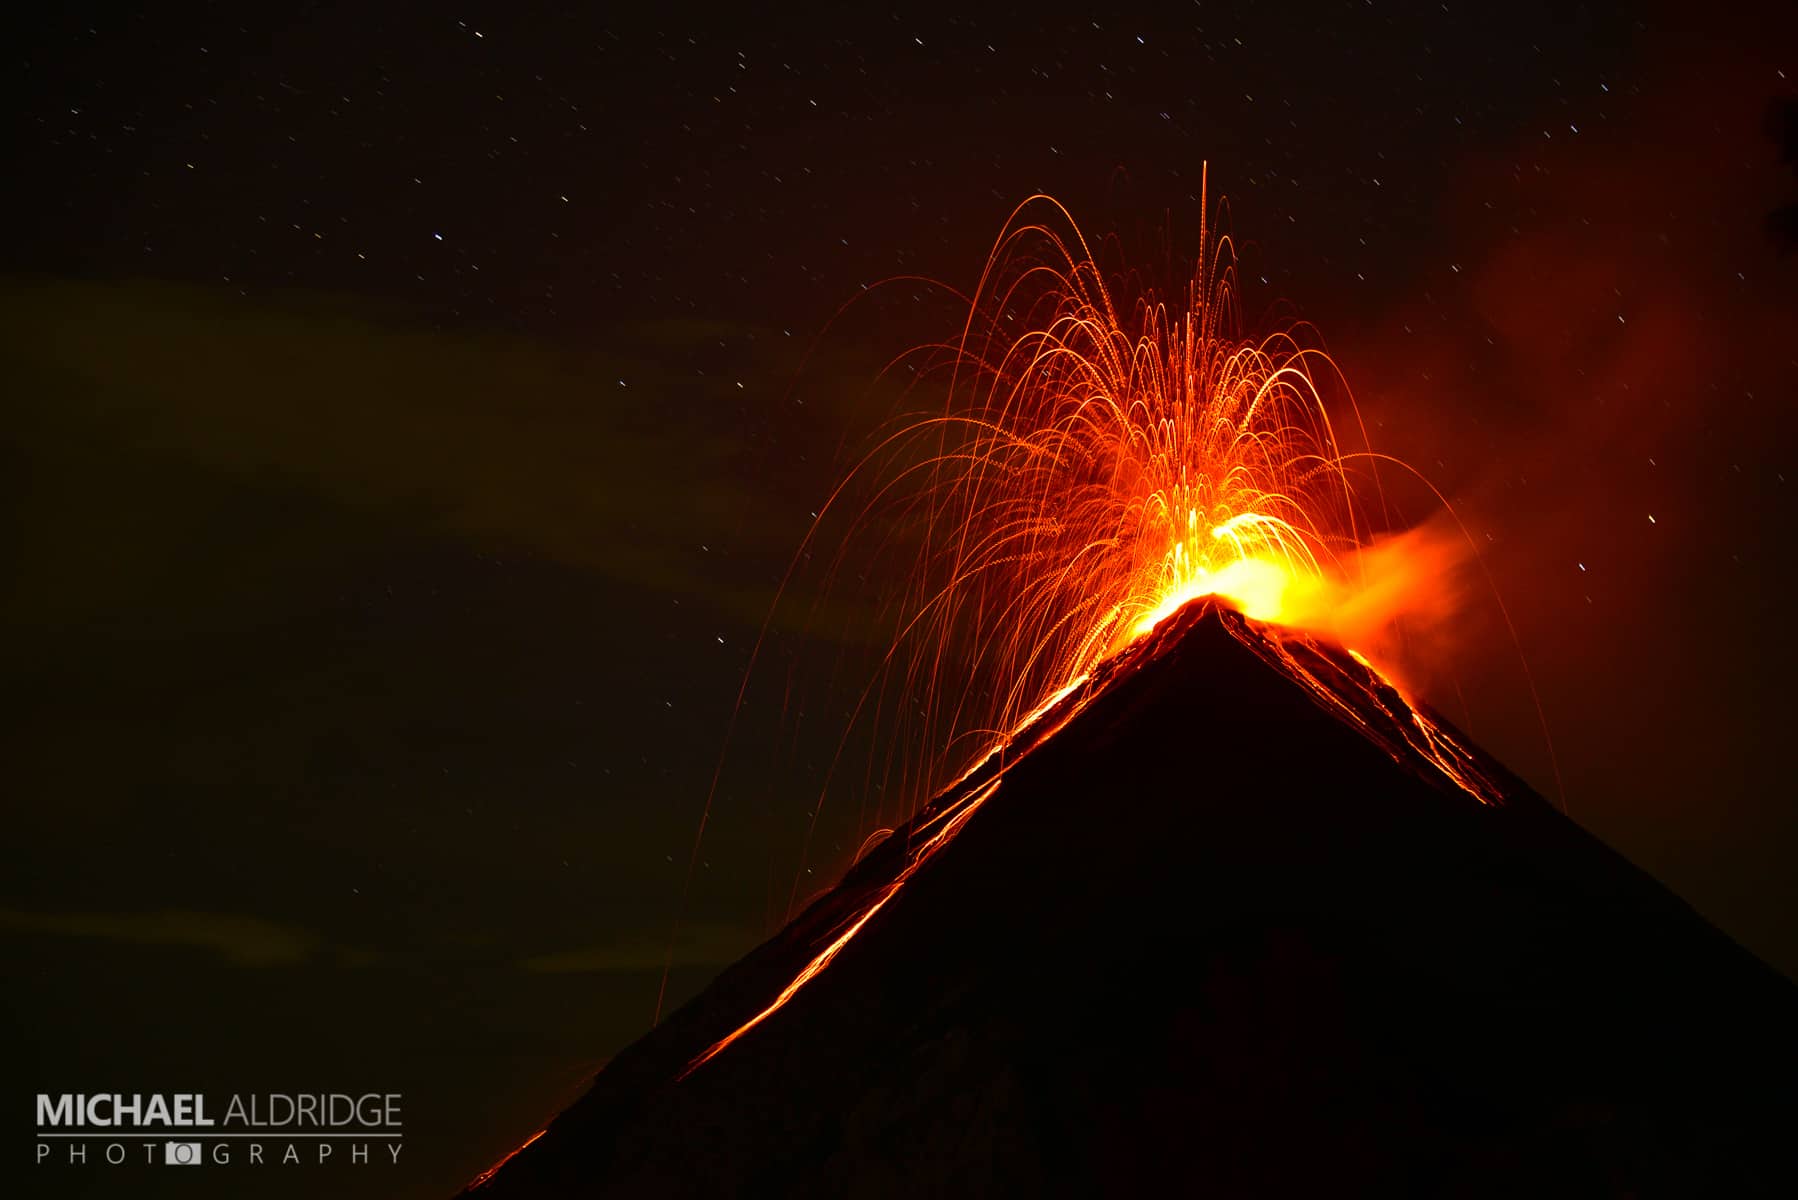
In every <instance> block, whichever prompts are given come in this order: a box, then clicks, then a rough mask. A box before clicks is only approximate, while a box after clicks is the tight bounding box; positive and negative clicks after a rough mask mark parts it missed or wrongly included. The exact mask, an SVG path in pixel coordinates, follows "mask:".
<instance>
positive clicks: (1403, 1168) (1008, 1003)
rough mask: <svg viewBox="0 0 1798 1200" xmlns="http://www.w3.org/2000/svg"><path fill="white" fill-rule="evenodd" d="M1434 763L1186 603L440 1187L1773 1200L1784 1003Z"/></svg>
mask: <svg viewBox="0 0 1798 1200" xmlns="http://www.w3.org/2000/svg"><path fill="white" fill-rule="evenodd" d="M1466 746H1467V743H1466V742H1465V740H1464V739H1462V738H1461V737H1460V735H1458V734H1457V733H1455V731H1453V730H1452V729H1451V728H1449V727H1448V726H1446V724H1443V723H1442V722H1440V719H1439V718H1433V717H1431V716H1430V715H1428V714H1418V713H1414V712H1413V710H1412V709H1410V708H1409V707H1407V706H1406V704H1405V702H1404V701H1403V700H1402V699H1401V698H1400V697H1399V696H1398V695H1397V694H1396V693H1394V692H1393V691H1392V690H1391V689H1390V688H1388V687H1386V686H1385V685H1384V684H1383V683H1382V682H1381V681H1380V680H1379V678H1378V677H1377V676H1376V675H1374V674H1373V673H1372V672H1371V671H1369V670H1368V669H1367V668H1366V667H1364V666H1363V665H1362V664H1361V663H1360V662H1358V661H1357V660H1355V659H1354V658H1352V657H1351V656H1349V655H1347V654H1345V653H1343V652H1341V651H1339V650H1335V649H1332V648H1327V647H1324V646H1321V645H1318V644H1316V643H1311V642H1307V641H1302V640H1281V639H1278V638H1277V637H1276V636H1275V635H1274V634H1273V633H1272V632H1271V631H1268V630H1266V629H1264V628H1262V627H1259V626H1257V625H1255V624H1254V623H1252V622H1250V621H1248V620H1247V619H1245V618H1243V617H1241V616H1240V615H1238V614H1237V613H1235V612H1233V611H1229V610H1227V609H1223V608H1220V607H1218V606H1217V605H1215V604H1213V603H1210V602H1197V603H1195V604H1193V605H1190V606H1188V607H1187V608H1186V609H1184V610H1182V611H1181V612H1180V613H1179V614H1177V615H1176V616H1175V617H1173V618H1171V619H1169V620H1168V621H1166V622H1164V623H1163V624H1162V626H1161V627H1160V628H1158V629H1157V630H1156V631H1155V632H1154V633H1152V634H1151V635H1149V636H1148V637H1147V638H1145V639H1143V640H1141V641H1139V642H1138V643H1136V644H1135V645H1134V646H1133V647H1132V648H1131V649H1129V650H1128V651H1126V652H1125V653H1123V654H1121V655H1119V656H1118V657H1117V658H1114V659H1113V660H1111V661H1110V662H1109V663H1108V664H1106V666H1105V667H1104V668H1102V669H1101V671H1100V672H1099V673H1098V674H1097V676H1096V677H1095V678H1093V679H1091V680H1088V681H1086V682H1085V683H1084V684H1083V685H1081V686H1080V687H1078V688H1076V689H1075V690H1074V691H1073V692H1071V693H1070V694H1068V695H1067V696H1065V697H1064V698H1063V699H1062V700H1061V701H1060V702H1059V704H1058V705H1056V706H1055V707H1053V708H1051V709H1050V710H1049V711H1048V712H1047V713H1046V714H1044V715H1043V716H1041V717H1039V718H1038V719H1037V720H1036V722H1035V723H1034V724H1033V725H1032V726H1030V727H1029V728H1027V729H1025V730H1024V731H1023V732H1022V733H1021V734H1020V736H1019V737H1018V738H1017V739H1016V740H1015V742H1014V744H1013V746H1012V748H1011V750H1010V751H1009V752H1008V753H1007V754H1006V755H1005V756H1004V757H1003V761H1001V759H1000V758H997V757H996V758H994V759H993V760H990V761H989V762H987V763H986V764H985V765H984V766H983V767H982V768H980V769H979V770H977V771H976V772H974V773H973V774H972V775H971V776H970V777H969V778H968V779H966V780H964V781H963V782H962V783H961V784H959V785H957V786H956V787H955V788H952V789H950V790H949V791H948V792H946V793H945V794H944V795H943V796H942V797H939V798H938V800H937V801H935V802H934V803H933V804H932V805H931V806H930V807H928V808H927V809H926V810H924V811H923V812H922V813H920V814H919V816H918V817H917V818H915V819H914V820H913V822H912V823H911V824H910V825H909V826H907V827H906V828H903V829H901V830H900V831H899V832H898V833H896V834H895V835H894V836H892V837H890V838H888V839H887V840H886V841H884V842H882V843H881V844H880V845H879V846H877V847H876V848H875V849H874V850H872V851H871V852H869V854H868V855H867V856H866V857H864V858H863V860H862V861H861V862H860V863H859V864H857V865H856V867H855V868H854V869H853V870H851V871H850V872H849V873H848V875H847V877H846V878H845V879H844V880H843V881H842V883H841V884H839V885H838V886H837V887H836V888H835V889H834V890H832V891H831V892H829V893H827V894H826V895H825V896H823V897H822V898H820V899H819V900H818V901H817V902H815V903H814V904H812V905H811V907H810V908H808V909H807V910H806V911H805V912H804V913H802V914H801V915H800V916H799V917H798V918H797V919H796V920H794V921H793V922H792V923H791V924H790V925H789V926H788V927H787V928H786V929H784V930H783V931H782V932H780V933H779V934H778V935H776V936H775V937H774V938H773V939H771V940H770V941H768V942H767V943H765V944H764V945H763V946H761V947H760V948H759V949H757V950H755V951H754V952H752V953H751V954H750V955H749V956H748V957H746V958H744V959H743V960H742V961H741V962H739V963H737V964H736V965H735V966H733V967H731V968H730V969H728V970H727V971H725V972H724V973H723V974H722V975H721V976H720V977H719V978H718V979H717V980H716V981H715V982H714V983H713V984H712V985H711V986H710V987H709V988H708V989H706V990H705V991H704V992H703V993H701V994H700V995H699V996H698V997H696V998H695V999H694V1000H693V1001H691V1002H690V1003H689V1004H687V1005H686V1006H685V1007H683V1008H682V1009H681V1010H680V1011H678V1012H677V1013H675V1014H674V1015H673V1016H672V1017H671V1018H670V1019H668V1020H667V1021H665V1022H664V1023H663V1024H662V1025H660V1026H659V1027H658V1028H656V1029H655V1030H653V1031H652V1032H651V1033H649V1034H648V1035H646V1036H645V1037H644V1038H642V1039H641V1040H640V1041H638V1042H637V1043H636V1044H634V1045H632V1046H631V1047H629V1048H628V1049H627V1050H625V1051H624V1052H622V1053H621V1054H619V1055H618V1056H617V1057H616V1058H615V1059H614V1060H613V1061H612V1062H611V1063H610V1064H608V1065H607V1067H606V1068H605V1070H604V1071H602V1072H601V1073H600V1075H599V1076H598V1077H597V1079H596V1080H595V1082H594V1084H593V1086H592V1088H591V1090H590V1091H589V1092H588V1094H587V1095H586V1096H584V1097H583V1098H582V1099H581V1100H579V1101H578V1102H576V1103H575V1104H574V1105H573V1106H572V1107H571V1108H569V1109H568V1111H566V1112H565V1113H563V1114H562V1115H561V1116H560V1117H558V1118H557V1119H556V1120H555V1121H554V1122H553V1123H552V1124H551V1125H550V1126H549V1128H548V1129H547V1131H545V1132H544V1133H543V1134H542V1135H541V1136H539V1137H538V1138H537V1140H536V1141H535V1142H533V1143H532V1144H530V1145H529V1146H528V1147H526V1148H525V1149H523V1150H522V1151H521V1152H519V1153H517V1154H516V1155H515V1156H514V1157H512V1158H511V1159H510V1160H509V1161H507V1162H505V1164H504V1165H503V1166H502V1167H501V1168H500V1169H499V1170H498V1171H496V1172H494V1173H493V1174H492V1175H491V1176H490V1177H488V1178H486V1179H485V1180H484V1181H483V1182H482V1183H481V1184H480V1185H479V1186H478V1188H475V1189H474V1190H473V1193H472V1194H473V1195H475V1196H477V1197H479V1198H480V1200H487V1198H490V1197H492V1198H498V1197H562V1196H594V1195H603V1196H632V1197H634V1196H646V1197H647V1196H671V1195H692V1196H712V1195H731V1194H736V1195H749V1194H756V1195H781V1196H818V1197H825V1196H879V1197H884V1196H893V1197H900V1196H914V1195H919V1194H924V1195H935V1196H993V1195H1020V1196H1034V1195H1045V1194H1061V1195H1118V1196H1139V1195H1144V1194H1150V1193H1155V1194H1159V1193H1161V1192H1164V1191H1167V1190H1170V1189H1172V1190H1179V1191H1192V1192H1201V1191H1202V1192H1205V1193H1207V1194H1210V1195H1216V1196H1286V1195H1307V1194H1308V1195H1332V1196H1345V1195H1379V1196H1392V1195H1428V1196H1516V1195H1530V1196H1563V1195H1565V1196H1657V1195H1666V1196H1676V1195H1677V1196H1683V1195H1708V1196H1749V1195H1780V1196H1788V1195H1798V1187H1794V1183H1795V1182H1798V1174H1795V1173H1794V1159H1795V1156H1798V1152H1795V1150H1794V1147H1795V1146H1798V988H1794V986H1793V985H1792V984H1791V983H1790V982H1789V981H1787V980H1786V979H1785V978H1784V977H1783V976H1780V975H1779V974H1777V973H1776V972H1774V971H1773V970H1772V969H1771V968H1769V967H1767V966H1766V965H1764V964H1763V963H1761V962H1760V961H1759V960H1758V959H1756V958H1754V957H1753V956H1752V955H1750V954H1749V953H1747V952H1746V951H1744V950H1743V949H1741V948H1740V947H1739V946H1737V945H1736V944H1735V943H1734V942H1732V941H1731V940H1729V939H1728V938H1727V937H1725V936H1724V935H1722V934H1721V933H1719V932H1718V931H1717V930H1716V929H1715V928H1713V927H1712V926H1710V925H1709V924H1707V923H1706V922H1705V921H1704V920H1702V919H1701V918H1700V917H1698V916H1697V915H1696V914H1695V913H1694V912H1693V911H1692V910H1691V909H1690V908H1688V907H1687V906H1686V905H1685V904H1684V903H1683V902H1682V901H1680V900H1679V899H1678V898H1677V897H1676V896H1674V895H1673V894H1672V893H1671V892H1669V891H1667V890H1666V889H1665V888H1663V887H1662V886H1661V885H1660V884H1658V883H1656V882H1655V881H1654V880H1653V879H1651V878H1649V877H1648V876H1647V875H1645V874H1643V873H1642V872H1641V871H1638V870H1637V869H1636V868H1634V867H1633V866H1631V865H1630V864H1629V863H1628V862H1626V861H1625V860H1624V859H1622V858H1621V857H1619V856H1618V855H1617V854H1615V853H1613V852H1612V851H1610V850H1609V849H1607V848H1606V847H1605V846H1604V845H1603V844H1601V843H1599V842H1598V841H1596V840H1595V839H1593V838H1592V837H1590V836H1588V835H1587V834H1585V833H1584V832H1582V831H1581V830H1580V829H1579V828H1578V827H1577V826H1576V825H1574V824H1573V823H1572V822H1570V821H1569V820H1567V819H1566V818H1564V817H1563V816H1561V815H1560V814H1559V813H1558V812H1557V811H1555V810H1554V809H1553V808H1552V807H1550V806H1549V805H1548V804H1547V803H1545V802H1544V801H1543V800H1542V799H1541V798H1540V797H1538V796H1537V795H1536V794H1534V793H1533V792H1531V791H1530V790H1529V789H1528V788H1527V787H1526V786H1525V785H1524V784H1522V783H1521V782H1520V781H1518V780H1517V779H1516V778H1514V777H1512V776H1511V775H1510V774H1508V773H1507V772H1506V771H1504V770H1503V768H1502V767H1500V766H1498V765H1497V764H1496V763H1494V762H1493V761H1491V760H1490V759H1488V758H1486V757H1484V756H1483V755H1481V754H1480V753H1479V752H1478V751H1477V750H1472V749H1471V748H1468V749H1465V750H1462V749H1458V748H1457V747H1466ZM1650 752H1651V751H1650ZM1444 765H1446V766H1448V767H1449V768H1450V770H1449V771H1445V770H1444V769H1443V767H1444ZM870 913H871V914H872V915H870ZM858 924H859V927H858ZM851 929H853V930H854V935H853V936H852V937H849V938H848V939H847V940H844V934H845V933H846V932H848V931H849V930H851ZM832 946H836V947H837V949H836V951H835V953H834V955H832V956H830V957H829V960H828V962H827V963H826V964H825V965H824V966H823V968H822V969H817V970H814V973H813V974H812V975H811V977H810V978H809V979H807V980H806V982H805V983H804V985H803V986H802V987H800V988H798V989H797V990H796V991H793V992H792V993H791V994H790V996H789V997H788V999H787V1000H786V1002H785V1003H784V1004H782V1005H781V1006H779V1007H778V1008H776V1009H775V1010H774V1011H772V1012H767V1010H768V1009H769V1008H770V1006H771V1005H773V1004H774V1003H775V1002H776V1000H777V998H778V997H779V996H780V995H781V994H782V992H783V989H787V988H789V986H790V985H791V984H792V983H793V982H794V980H795V979H796V978H797V977H799V976H801V974H802V973H803V972H805V971H806V970H807V968H808V965H812V966H814V967H815V965H816V963H817V962H818V960H819V958H820V956H821V955H822V954H824V953H825V952H826V951H828V950H829V949H830V948H831V947H832ZM764 1012H767V1015H766V1016H765V1017H764V1018H763V1019H761V1020H760V1021H759V1023H755V1024H754V1025H753V1026H752V1027H750V1028H748V1029H747V1030H746V1031H744V1032H742V1033H741V1034H740V1036H737V1037H736V1038H735V1040H733V1041H729V1043H728V1044H727V1045H724V1046H723V1047H722V1048H721V1049H717V1050H716V1051H715V1052H713V1048H714V1047H717V1046H718V1045H719V1043H721V1042H723V1041H725V1040H726V1039H728V1038H729V1037H730V1036H731V1035H732V1033H733V1031H736V1030H739V1029H741V1028H742V1027H743V1026H744V1025H745V1024H746V1023H748V1022H751V1021H752V1020H753V1019H754V1018H756V1017H757V1015H758V1014H761V1013H764ZM708 1053H709V1054H710V1057H706V1056H707V1055H708Z"/></svg>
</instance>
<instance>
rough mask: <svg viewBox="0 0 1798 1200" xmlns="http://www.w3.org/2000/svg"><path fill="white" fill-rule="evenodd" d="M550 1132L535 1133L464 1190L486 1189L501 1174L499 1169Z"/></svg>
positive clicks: (474, 1179)
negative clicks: (495, 1176)
mask: <svg viewBox="0 0 1798 1200" xmlns="http://www.w3.org/2000/svg"><path fill="white" fill-rule="evenodd" d="M548 1132H549V1130H548V1129H539V1130H538V1131H537V1132H536V1133H533V1134H532V1135H531V1136H530V1137H528V1138H526V1139H524V1141H523V1142H522V1143H520V1144H519V1146H518V1147H517V1148H516V1149H514V1150H513V1151H512V1152H511V1153H510V1154H508V1155H506V1156H505V1157H504V1158H502V1159H500V1160H499V1161H498V1162H496V1163H494V1164H493V1165H492V1166H491V1167H488V1168H487V1169H486V1170H485V1171H482V1172H481V1173H480V1174H479V1175H476V1176H475V1177H474V1178H473V1179H471V1180H469V1181H468V1187H467V1188H465V1189H464V1190H465V1191H470V1192H472V1191H474V1190H475V1189H476V1188H483V1187H486V1186H487V1184H488V1183H489V1182H490V1181H491V1180H492V1179H493V1177H494V1175H496V1174H498V1173H499V1169H500V1168H501V1167H503V1166H505V1165H506V1164H507V1163H509V1162H511V1161H512V1160H513V1159H515V1158H517V1157H518V1156H519V1154H520V1153H521V1152H523V1150H524V1149H525V1147H527V1146H529V1145H530V1144H531V1143H532V1142H534V1141H536V1140H537V1139H538V1138H540V1137H542V1136H543V1135H544V1134H546V1133H548Z"/></svg>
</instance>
